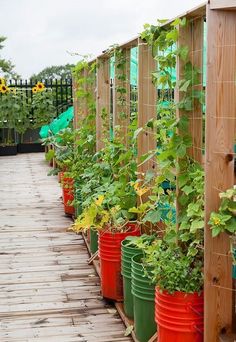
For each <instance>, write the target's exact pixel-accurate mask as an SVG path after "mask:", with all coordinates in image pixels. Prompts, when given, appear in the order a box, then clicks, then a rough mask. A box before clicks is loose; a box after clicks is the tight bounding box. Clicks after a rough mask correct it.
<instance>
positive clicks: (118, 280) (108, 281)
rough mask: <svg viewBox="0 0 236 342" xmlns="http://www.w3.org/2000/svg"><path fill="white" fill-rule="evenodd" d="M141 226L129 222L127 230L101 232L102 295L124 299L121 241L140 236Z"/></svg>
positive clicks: (117, 299) (99, 240) (99, 242)
mask: <svg viewBox="0 0 236 342" xmlns="http://www.w3.org/2000/svg"><path fill="white" fill-rule="evenodd" d="M139 235H140V228H139V226H137V225H136V224H132V223H128V224H127V231H126V232H123V233H119V232H117V233H113V232H110V231H108V230H105V231H104V230H103V231H100V232H99V235H98V246H99V257H100V266H101V286H102V295H103V297H105V298H109V299H114V300H116V301H122V300H123V283H122V275H121V242H122V241H123V240H124V239H125V238H126V237H127V236H139Z"/></svg>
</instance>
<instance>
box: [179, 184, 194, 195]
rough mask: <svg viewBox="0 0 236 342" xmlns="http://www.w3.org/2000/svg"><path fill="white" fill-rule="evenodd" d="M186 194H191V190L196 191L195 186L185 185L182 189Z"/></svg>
mask: <svg viewBox="0 0 236 342" xmlns="http://www.w3.org/2000/svg"><path fill="white" fill-rule="evenodd" d="M181 190H182V191H183V192H184V193H185V194H186V195H189V194H191V192H193V191H194V189H193V187H192V186H190V185H185V186H184V187H183V188H182V189H181Z"/></svg>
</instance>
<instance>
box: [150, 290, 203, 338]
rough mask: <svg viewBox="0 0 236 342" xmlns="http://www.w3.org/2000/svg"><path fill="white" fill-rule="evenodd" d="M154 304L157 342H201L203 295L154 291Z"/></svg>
mask: <svg viewBox="0 0 236 342" xmlns="http://www.w3.org/2000/svg"><path fill="white" fill-rule="evenodd" d="M155 304H156V306H155V320H156V323H157V325H158V338H157V340H158V342H169V341H171V342H203V293H201V294H200V295H199V294H198V293H184V292H175V293H173V294H169V293H167V292H165V291H164V292H160V291H159V289H156V298H155Z"/></svg>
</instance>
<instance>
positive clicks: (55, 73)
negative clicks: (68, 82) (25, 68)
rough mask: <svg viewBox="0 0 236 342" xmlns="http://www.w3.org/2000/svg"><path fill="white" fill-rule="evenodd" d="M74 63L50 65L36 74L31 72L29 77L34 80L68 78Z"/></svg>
mask: <svg viewBox="0 0 236 342" xmlns="http://www.w3.org/2000/svg"><path fill="white" fill-rule="evenodd" d="M73 67H74V64H66V65H52V66H50V67H47V68H44V69H43V70H42V71H40V72H39V73H38V74H33V75H32V76H31V77H30V79H31V80H32V81H33V82H35V81H36V80H51V79H52V80H54V79H60V78H63V79H69V78H71V69H72V68H73Z"/></svg>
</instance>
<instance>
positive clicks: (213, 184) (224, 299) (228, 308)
mask: <svg viewBox="0 0 236 342" xmlns="http://www.w3.org/2000/svg"><path fill="white" fill-rule="evenodd" d="M207 24H208V37H207V41H208V49H207V92H206V94H207V96H206V105H207V113H206V160H205V171H206V179H205V338H204V341H205V342H213V341H216V342H217V341H218V340H219V334H220V333H221V332H225V331H226V332H228V331H230V330H231V328H232V327H231V324H232V278H231V267H232V260H231V257H230V255H229V251H230V245H229V237H228V235H226V234H221V235H220V236H219V237H217V238H212V235H211V230H210V227H209V226H208V224H207V223H208V221H209V217H210V213H211V212H212V211H216V210H218V207H219V203H220V199H219V193H220V192H222V191H224V190H226V189H228V188H230V187H232V186H233V184H234V175H233V166H234V165H233V160H232V161H230V160H231V156H233V147H234V141H235V129H234V127H235V119H236V87H235V74H236V11H234V12H231V11H221V10H211V9H210V5H208V6H207Z"/></svg>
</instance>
